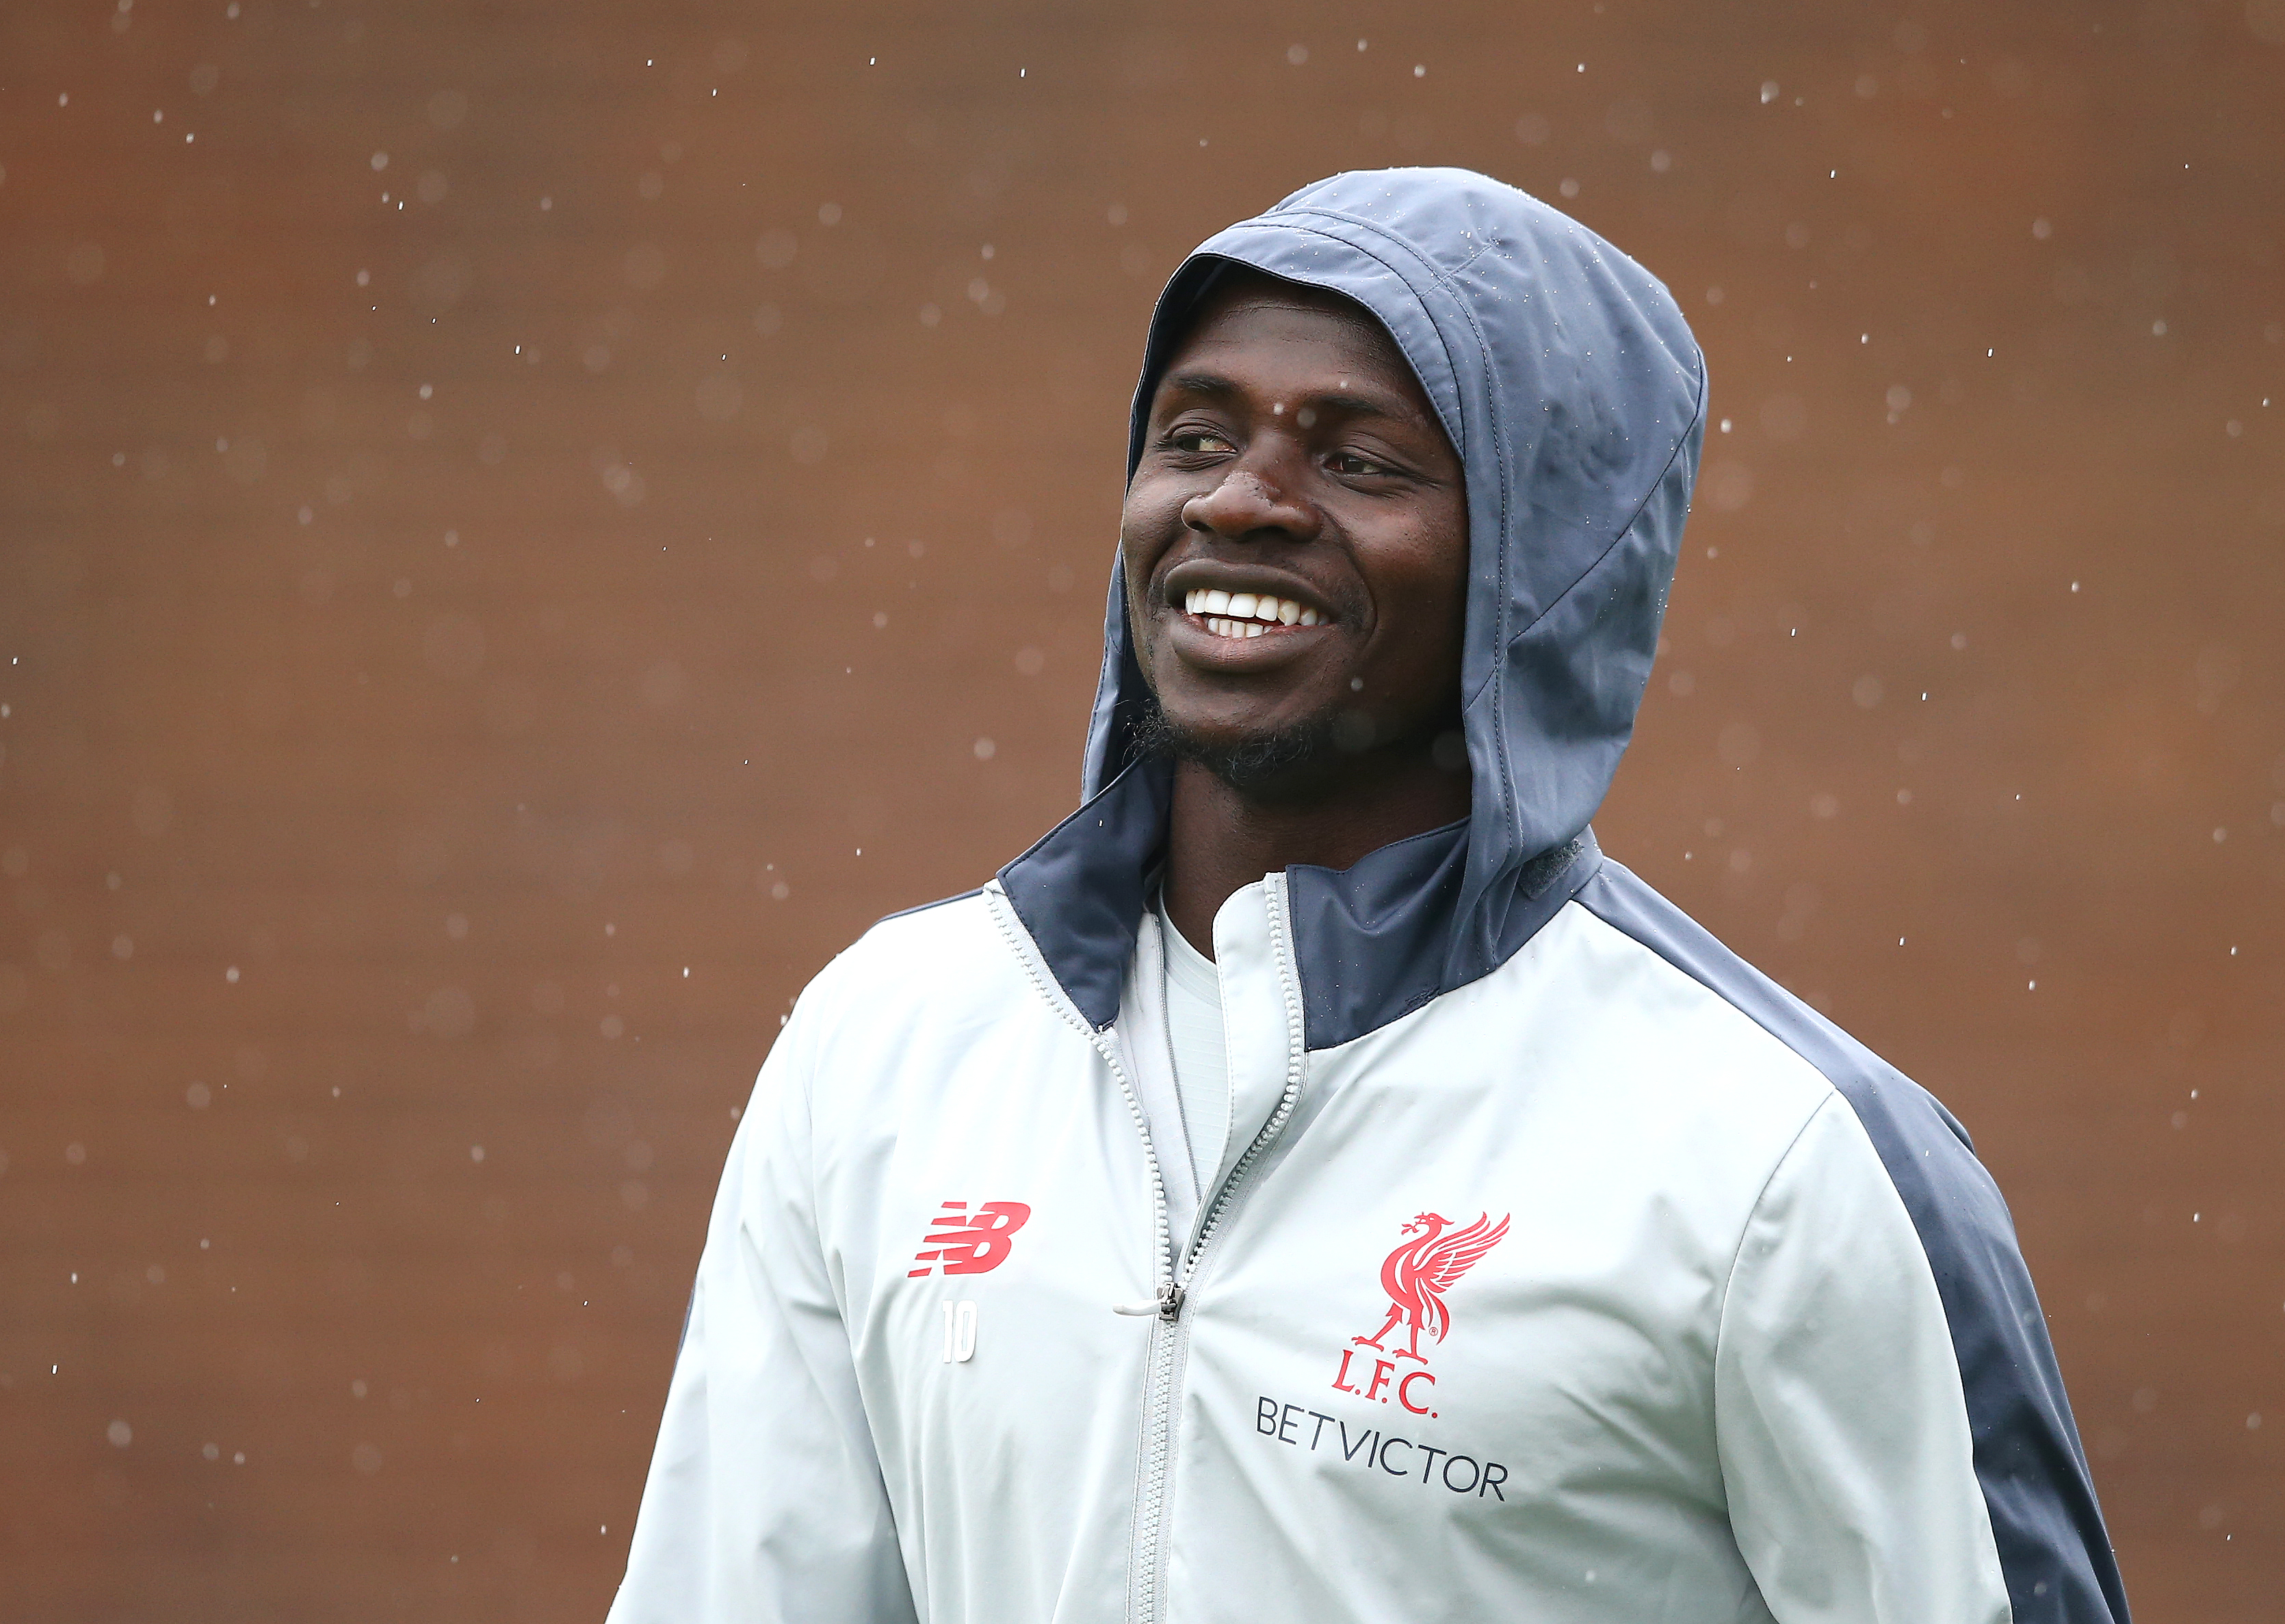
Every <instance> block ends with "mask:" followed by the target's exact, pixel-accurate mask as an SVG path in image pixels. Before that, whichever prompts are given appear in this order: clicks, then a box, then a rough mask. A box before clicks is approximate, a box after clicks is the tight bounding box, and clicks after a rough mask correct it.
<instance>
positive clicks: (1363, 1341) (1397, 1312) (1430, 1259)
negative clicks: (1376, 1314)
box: [1349, 1212, 1507, 1363]
mask: <svg viewBox="0 0 2285 1624" xmlns="http://www.w3.org/2000/svg"><path fill="white" fill-rule="evenodd" d="M1451 1223H1452V1220H1450V1219H1449V1218H1447V1217H1445V1216H1444V1215H1443V1214H1442V1213H1441V1212H1423V1213H1421V1214H1419V1215H1418V1216H1417V1217H1416V1218H1415V1219H1414V1220H1412V1221H1411V1222H1410V1223H1409V1224H1407V1225H1405V1226H1404V1229H1403V1233H1404V1234H1406V1235H1412V1234H1415V1233H1417V1234H1418V1235H1419V1236H1420V1238H1419V1239H1418V1240H1417V1241H1406V1242H1403V1243H1401V1244H1400V1245H1399V1246H1398V1247H1397V1249H1396V1250H1395V1251H1392V1252H1390V1253H1389V1254H1388V1260H1387V1261H1386V1263H1383V1264H1382V1265H1381V1266H1380V1283H1381V1287H1382V1289H1383V1290H1384V1291H1386V1292H1387V1293H1388V1318H1387V1319H1386V1321H1384V1322H1382V1324H1381V1327H1380V1329H1379V1330H1377V1331H1375V1332H1373V1333H1372V1335H1370V1337H1352V1338H1349V1339H1350V1341H1352V1342H1353V1343H1355V1345H1357V1346H1359V1347H1375V1348H1377V1347H1379V1346H1380V1345H1381V1338H1384V1337H1386V1336H1387V1335H1388V1333H1389V1332H1390V1331H1392V1330H1395V1329H1396V1327H1397V1326H1398V1325H1399V1324H1400V1323H1402V1324H1405V1325H1409V1327H1411V1330H1412V1337H1411V1341H1410V1343H1409V1345H1407V1346H1404V1347H1401V1348H1399V1349H1397V1350H1396V1355H1395V1356H1396V1357H1397V1358H1399V1359H1417V1360H1420V1361H1422V1362H1423V1363H1425V1362H1426V1356H1425V1354H1423V1353H1421V1351H1420V1333H1421V1332H1422V1331H1424V1330H1425V1331H1426V1332H1428V1333H1429V1334H1430V1335H1431V1336H1433V1337H1434V1338H1436V1340H1437V1341H1439V1342H1441V1341H1442V1340H1443V1339H1444V1333H1445V1332H1446V1331H1448V1330H1450V1329H1451V1327H1452V1315H1451V1312H1450V1310H1449V1309H1447V1308H1446V1307H1445V1306H1444V1293H1445V1292H1447V1291H1450V1290H1451V1289H1452V1287H1453V1286H1454V1285H1455V1284H1457V1283H1458V1281H1459V1278H1460V1276H1461V1275H1464V1274H1466V1273H1467V1272H1468V1271H1469V1270H1470V1269H1472V1268H1473V1267H1475V1266H1476V1261H1477V1259H1480V1258H1481V1257H1482V1256H1483V1255H1484V1254H1485V1253H1486V1252H1488V1251H1490V1250H1491V1249H1492V1248H1493V1247H1495V1246H1496V1245H1498V1244H1499V1243H1500V1237H1501V1236H1504V1235H1505V1234H1506V1233H1507V1220H1506V1219H1505V1218H1503V1219H1501V1220H1499V1222H1497V1223H1496V1224H1495V1223H1494V1222H1492V1220H1491V1214H1490V1213H1488V1212H1487V1213H1485V1214H1483V1215H1482V1216H1481V1217H1480V1218H1478V1219H1477V1220H1476V1221H1475V1222H1474V1223H1472V1224H1470V1225H1469V1226H1468V1227H1467V1228H1464V1229H1455V1228H1451Z"/></svg>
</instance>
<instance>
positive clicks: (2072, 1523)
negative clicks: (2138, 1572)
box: [1576, 859, 2128, 1624]
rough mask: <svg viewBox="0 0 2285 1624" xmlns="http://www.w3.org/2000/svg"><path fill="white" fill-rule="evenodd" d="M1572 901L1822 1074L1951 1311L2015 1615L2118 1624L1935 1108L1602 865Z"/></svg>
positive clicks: (2007, 1233) (2056, 1409) (2034, 1367)
mask: <svg viewBox="0 0 2285 1624" xmlns="http://www.w3.org/2000/svg"><path fill="white" fill-rule="evenodd" d="M1576 899H1577V901H1578V902H1579V903H1580V905H1581V906H1583V907H1585V908H1586V909H1587V910H1588V911H1589V912H1590V913H1592V914H1594V915H1595V916H1596V917H1597V918H1598V919H1601V920H1602V921H1603V922H1606V924H1609V925H1611V926H1612V927H1614V929H1616V930H1620V931H1621V932H1622V933H1624V934H1625V935H1627V936H1629V937H1631V938H1633V939H1634V940H1636V941H1637V942H1639V943H1641V944H1642V945H1644V946H1645V947H1647V948H1648V949H1650V950H1651V951H1652V952H1653V953H1656V954H1658V955H1659V957H1661V959H1664V960H1665V961H1667V962H1668V963H1669V964H1671V965H1673V966H1674V967H1675V968H1676V969H1679V970H1680V971H1682V972H1683V973H1684V975H1686V976H1688V977H1691V978H1692V980H1694V981H1697V982H1699V983H1700V985H1703V986H1705V987H1706V988H1707V989H1708V990H1709V991H1711V992H1714V993H1715V994H1716V995H1717V996H1718V997H1720V998H1722V999H1724V1000H1726V1001H1727V1002H1729V1003H1730V1004H1731V1006H1733V1007H1734V1008H1737V1009H1738V1010H1739V1011H1740V1012H1741V1013H1742V1014H1744V1015H1746V1016H1747V1017H1748V1018H1750V1019H1751V1020H1753V1021H1754V1022H1755V1024H1758V1025H1760V1026H1761V1027H1762V1028H1763V1030H1764V1031H1766V1032H1769V1033H1770V1034H1771V1036H1772V1037H1774V1038H1776V1039H1777V1040H1779V1042H1781V1043H1783V1044H1785V1045H1786V1047H1788V1048H1790V1049H1792V1050H1793V1051H1794V1053H1795V1054H1797V1055H1800V1056H1801V1057H1802V1059H1804V1060H1806V1061H1808V1062H1809V1063H1810V1064H1811V1065H1813V1066H1815V1067H1817V1069H1818V1071H1821V1072H1823V1073H1824V1075H1825V1076H1826V1079H1827V1080H1829V1081H1830V1082H1831V1083H1832V1084H1833V1087H1834V1088H1836V1089H1838V1090H1839V1091H1840V1093H1841V1095H1842V1096H1843V1097H1844V1098H1845V1099H1847V1100H1848V1102H1849V1105H1850V1106H1851V1107H1852V1108H1853V1109H1854V1110H1856V1112H1857V1118H1858V1119H1859V1120H1860V1121H1862V1122H1863V1123H1864V1125H1865V1133H1866V1134H1868V1135H1870V1136H1871V1138H1872V1141H1873V1148H1874V1149H1877V1150H1878V1151H1879V1152H1880V1156H1881V1162H1882V1164H1883V1165H1885V1166H1886V1167H1887V1168H1888V1177H1889V1178H1890V1180H1891V1181H1894V1182H1895V1184H1896V1193H1897V1194H1898V1195H1899V1196H1901V1197H1903V1200H1904V1208H1905V1211H1906V1212H1909V1213H1910V1214H1911V1215H1912V1226H1913V1228H1916V1229H1917V1230H1918V1231H1919V1232H1920V1244H1921V1246H1922V1247H1923V1248H1924V1249H1925V1250H1926V1251H1927V1253H1928V1267H1929V1268H1930V1270H1931V1271H1932V1272H1933V1273H1934V1274H1935V1275H1936V1290H1937V1291H1938V1293H1939V1294H1940V1295H1941V1296H1942V1298H1943V1309H1944V1314H1945V1316H1946V1318H1947V1319H1948V1320H1949V1321H1950V1322H1951V1340H1952V1350H1953V1353H1955V1355H1956V1356H1957V1357H1958V1359H1959V1377H1960V1386H1961V1388H1962V1390H1963V1392H1964V1393H1965V1394H1966V1397H1967V1418H1968V1425H1969V1429H1970V1431H1971V1432H1972V1434H1973V1435H1974V1438H1975V1475H1976V1478H1977V1479H1978V1480H1979V1481H1980V1482H1981V1483H1982V1484H1983V1498H1984V1502H1985V1505H1986V1507H1987V1508H1988V1510H1989V1511H1990V1514H1991V1534H1992V1539H1993V1542H1994V1543H1995V1544H1996V1545H1997V1546H1998V1553H1999V1563H2000V1566H2001V1568H2002V1570H2003V1571H2004V1572H2005V1573H2006V1579H2007V1595H2008V1598H2009V1600H2010V1602H2011V1603H2012V1604H2013V1605H2014V1615H2015V1620H2016V1624H2128V1620H2127V1612H2126V1596H2125V1590H2124V1586H2123V1585H2122V1584H2121V1582H2120V1581H2119V1576H2118V1564H2117V1559H2116V1557H2115V1555H2114V1554H2113V1553H2112V1550H2111V1547H2110V1540H2109V1536H2108V1534H2107V1533H2106V1532H2105V1531H2104V1528H2103V1526H2102V1511H2101V1509H2100V1507H2099V1506H2098V1505H2097V1504H2096V1502H2095V1497H2094V1483H2093V1478H2092V1477H2091V1476H2090V1474H2089V1472H2088V1471H2087V1464H2086V1456H2085V1453H2084V1452H2083V1451H2082V1450H2081V1448H2080V1447H2079V1438H2078V1429H2077V1425H2076V1424H2074V1423H2073V1421H2072V1419H2071V1413H2070V1405H2069V1400H2068V1399H2066V1397H2065V1396H2064V1393H2063V1382H2062V1374H2061V1370H2060V1369H2058V1368H2057V1366H2056V1364H2055V1355H2054V1348H2053V1344H2052V1343H2050V1342H2049V1340H2048V1338H2047V1328H2046V1318H2045V1316H2044V1315H2043V1314H2041V1312H2040V1310H2039V1302H2038V1297H2037V1295H2036V1294H2035V1293H2034V1292H2033V1291H2032V1288H2031V1276H2030V1270H2029V1269H2028V1268H2026V1267H2024V1263H2023V1256H2022V1251H2021V1249H2020V1248H2019V1247H2018V1246H2017V1244H2016V1241H2015V1227H2014V1220H2013V1219H2011V1218H2010V1217H2009V1216H2008V1212H2007V1205H2006V1202H2005V1201H2004V1200H2003V1199H2002V1198H2001V1196H2000V1194H1999V1189H1998V1185H1997V1184H1995V1183H1994V1182H1993V1181H1992V1180H1991V1174H1990V1173H1987V1172H1986V1171H1985V1170H1984V1167H1983V1163H1981V1162H1979V1161H1978V1160H1976V1158H1975V1149H1974V1147H1973V1146H1972V1145H1971V1144H1970V1143H1969V1142H1968V1138H1967V1132H1966V1130H1965V1129H1963V1128H1962V1127H1961V1126H1959V1122H1958V1121H1957V1120H1955V1119H1954V1118H1953V1117H1952V1116H1951V1112H1949V1111H1947V1110H1944V1108H1943V1106H1942V1105H1940V1104H1939V1103H1937V1102H1936V1100H1935V1098H1934V1097H1933V1096H1931V1095H1930V1094H1928V1093H1927V1092H1926V1091H1925V1090H1923V1089H1921V1088H1920V1087H1919V1086H1918V1085H1916V1084H1914V1083H1913V1082H1912V1080H1911V1079H1908V1078H1906V1077H1904V1075H1903V1074H1902V1073H1900V1072H1898V1071H1896V1069H1895V1068H1894V1067H1892V1066H1890V1065H1888V1063H1886V1062H1885V1061H1882V1060H1881V1058H1880V1057H1879V1056H1877V1055H1874V1054H1873V1053H1872V1051H1871V1050H1869V1049H1867V1048H1865V1046H1864V1045H1862V1044H1860V1043H1858V1042H1857V1040H1855V1039H1853V1038H1851V1037H1849V1035H1848V1034H1847V1033H1846V1032H1842V1031H1841V1029H1840V1028H1838V1027H1837V1026H1834V1025H1833V1024H1832V1023H1831V1022H1829V1021H1827V1020H1826V1019H1825V1018H1824V1017H1823V1016H1820V1015H1818V1013H1817V1012H1816V1011H1815V1010H1813V1009H1810V1008H1809V1007H1808V1006H1807V1005H1805V1004H1803V1003H1802V1001H1801V1000H1798V999H1796V998H1794V996H1793V995H1792V994H1791V993H1789V992H1786V991H1785V990H1784V989H1783V988H1781V987H1779V986H1778V985H1776V984H1775V983H1774V982H1772V981H1771V980H1770V979H1769V978H1768V977H1765V976H1763V974H1761V972H1760V971H1758V970H1756V969H1754V968H1753V967H1752V966H1750V965H1748V964H1747V963H1746V962H1745V961H1743V960H1741V959H1739V957H1738V956H1737V955H1736V954H1734V953H1731V952H1730V950H1729V949H1728V948H1726V947H1724V946H1723V945H1722V944H1721V943H1720V942H1718V941H1716V939H1715V938H1713V937H1712V936H1711V935H1710V934H1709V933H1708V932H1707V930H1705V929H1704V928H1703V927H1702V926H1700V925H1699V924H1698V923H1697V922H1695V921H1693V920H1692V919H1691V918H1690V917H1689V916H1688V915H1687V914H1684V913H1683V912H1682V911H1681V910H1680V909H1678V908H1676V906H1674V905H1673V904H1671V903H1669V902H1668V901H1667V900H1666V899H1665V898H1662V897H1661V896H1660V895H1659V894H1658V893H1657V892H1656V891H1654V890H1651V888H1650V887H1649V886H1647V885H1645V884H1644V883H1642V881H1641V880H1639V879H1637V877H1636V876H1635V875H1632V874H1630V873H1629V872H1628V871H1627V870H1626V869H1625V868H1623V867H1620V866H1619V865H1618V864H1616V863H1614V862H1610V861H1608V860H1607V859H1606V861H1605V863H1604V865H1603V867H1602V870H1601V872H1600V873H1598V875H1596V876H1595V877H1594V878H1593V879H1592V880H1590V881H1589V882H1588V883H1587V884H1586V885H1585V886H1583V887H1582V889H1581V890H1580V891H1579V893H1578V896H1577V898H1576Z"/></svg>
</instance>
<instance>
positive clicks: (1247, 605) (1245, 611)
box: [1182, 586, 1324, 638]
mask: <svg viewBox="0 0 2285 1624" xmlns="http://www.w3.org/2000/svg"><path fill="white" fill-rule="evenodd" d="M1182 608H1183V610H1184V612H1185V613H1187V614H1189V615H1190V616H1193V617H1195V618H1196V619H1197V621H1198V623H1199V624H1202V625H1204V626H1205V629H1206V630H1207V631H1208V632H1213V634H1214V635H1215V636H1216V637H1227V638H1248V637H1260V635H1261V634H1262V633H1263V632H1272V631H1276V630H1277V629H1279V628H1281V627H1284V626H1314V625H1316V624H1318V623H1319V622H1320V621H1322V620H1323V618H1324V617H1323V616H1321V615H1319V614H1318V613H1317V611H1316V610H1315V609H1313V608H1306V607H1304V606H1303V605H1301V604H1299V603H1296V602H1295V601H1294V600H1292V599H1291V598H1278V597H1274V596H1272V595H1271V594H1269V593H1267V592H1223V591H1222V590H1221V588H1219V587H1205V586H1200V587H1193V588H1191V590H1190V591H1189V592H1184V593H1183V594H1182Z"/></svg>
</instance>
